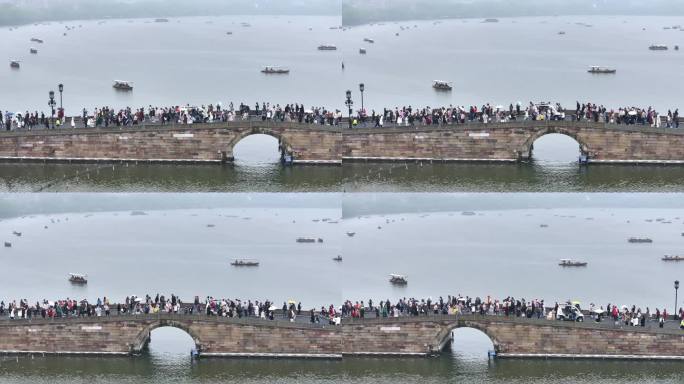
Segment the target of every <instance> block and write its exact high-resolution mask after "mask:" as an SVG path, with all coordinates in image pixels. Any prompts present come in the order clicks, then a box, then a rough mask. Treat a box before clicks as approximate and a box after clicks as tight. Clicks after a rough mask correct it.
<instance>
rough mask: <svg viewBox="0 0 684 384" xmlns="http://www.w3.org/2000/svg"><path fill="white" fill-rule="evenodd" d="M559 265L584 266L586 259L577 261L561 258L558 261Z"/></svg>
mask: <svg viewBox="0 0 684 384" xmlns="http://www.w3.org/2000/svg"><path fill="white" fill-rule="evenodd" d="M558 265H560V266H561V267H586V266H587V262H586V261H577V260H570V259H561V260H560V263H558Z"/></svg>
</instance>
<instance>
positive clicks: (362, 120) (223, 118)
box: [0, 102, 679, 131]
mask: <svg viewBox="0 0 684 384" xmlns="http://www.w3.org/2000/svg"><path fill="white" fill-rule="evenodd" d="M0 117H2V118H0V130H6V131H10V130H22V129H26V130H31V129H36V128H44V129H50V128H60V127H70V128H83V127H89V128H100V127H102V128H107V127H110V126H117V127H126V126H136V125H165V124H196V123H213V122H230V121H240V120H249V119H257V120H263V121H279V122H298V123H306V124H317V125H332V126H336V125H342V124H343V119H344V118H346V117H347V116H345V114H344V113H343V112H342V111H341V110H339V109H328V108H325V107H311V108H308V109H305V107H304V105H303V104H300V103H291V104H283V105H280V104H271V103H265V102H262V103H261V104H259V103H256V104H255V105H254V106H249V105H247V104H244V103H241V104H240V105H237V106H236V105H234V104H233V103H232V102H231V103H230V104H229V105H228V106H227V107H224V106H222V105H221V104H220V103H217V104H209V105H202V106H190V105H185V106H180V105H178V106H167V107H154V106H151V105H150V106H148V107H141V108H131V107H127V108H123V109H116V108H112V107H107V106H104V107H98V108H94V109H93V110H92V111H89V110H87V109H86V108H84V109H83V110H82V111H81V114H80V116H78V117H76V116H72V117H67V116H65V115H64V112H63V110H61V109H60V110H58V111H57V115H56V116H55V117H54V118H53V117H52V116H51V115H46V114H45V113H44V112H40V113H38V111H35V112H33V113H30V112H29V111H26V112H24V113H10V112H6V113H5V114H4V115H3V113H2V111H0ZM544 120H572V121H583V120H585V121H594V122H597V123H606V124H628V125H632V124H636V125H649V126H651V127H655V128H659V127H667V128H679V110H678V109H675V110H674V112H673V111H672V110H668V112H667V114H666V115H661V114H660V113H659V112H657V111H656V110H655V109H654V108H652V107H648V108H639V107H621V108H618V109H610V110H609V109H607V108H606V107H604V106H603V105H597V104H595V103H580V102H577V105H576V109H575V111H574V112H573V111H569V110H566V109H564V108H563V107H562V106H561V105H560V104H559V103H555V104H553V103H532V102H530V103H529V104H527V105H522V104H521V103H516V104H515V105H514V104H512V103H511V104H509V105H508V107H505V106H502V105H491V104H489V103H487V104H484V105H482V106H477V105H471V106H469V107H464V106H453V105H449V106H442V107H436V108H431V107H424V108H414V107H412V106H410V105H409V106H404V107H401V108H399V107H395V108H384V109H383V110H382V111H381V112H376V111H375V110H371V112H370V113H368V111H367V110H366V109H360V110H357V111H356V112H355V113H354V114H353V115H352V116H351V123H352V124H351V125H352V127H357V126H361V127H383V126H421V125H457V124H466V123H474V122H479V123H484V124H487V123H506V122H511V121H544Z"/></svg>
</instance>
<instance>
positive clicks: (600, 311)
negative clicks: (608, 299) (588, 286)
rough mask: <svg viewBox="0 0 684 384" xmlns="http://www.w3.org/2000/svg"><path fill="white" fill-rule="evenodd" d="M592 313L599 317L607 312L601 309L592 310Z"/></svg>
mask: <svg viewBox="0 0 684 384" xmlns="http://www.w3.org/2000/svg"><path fill="white" fill-rule="evenodd" d="M591 312H592V313H595V314H597V315H600V314H602V313H605V312H606V311H605V310H604V309H601V308H594V309H592V310H591Z"/></svg>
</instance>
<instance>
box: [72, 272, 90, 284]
mask: <svg viewBox="0 0 684 384" xmlns="http://www.w3.org/2000/svg"><path fill="white" fill-rule="evenodd" d="M69 282H70V283H71V284H79V285H85V284H88V276H86V275H82V274H80V273H70V274H69Z"/></svg>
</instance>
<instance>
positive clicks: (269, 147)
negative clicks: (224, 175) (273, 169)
mask: <svg viewBox="0 0 684 384" xmlns="http://www.w3.org/2000/svg"><path fill="white" fill-rule="evenodd" d="M284 147H285V146H284V145H283V143H282V140H281V139H280V138H279V137H277V136H275V135H271V134H267V133H253V134H248V135H246V136H244V137H242V138H240V139H238V141H237V142H236V143H235V145H234V146H233V162H234V164H236V165H243V166H250V167H263V166H272V165H275V164H278V163H280V162H281V161H282V156H283V150H282V148H284Z"/></svg>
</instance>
